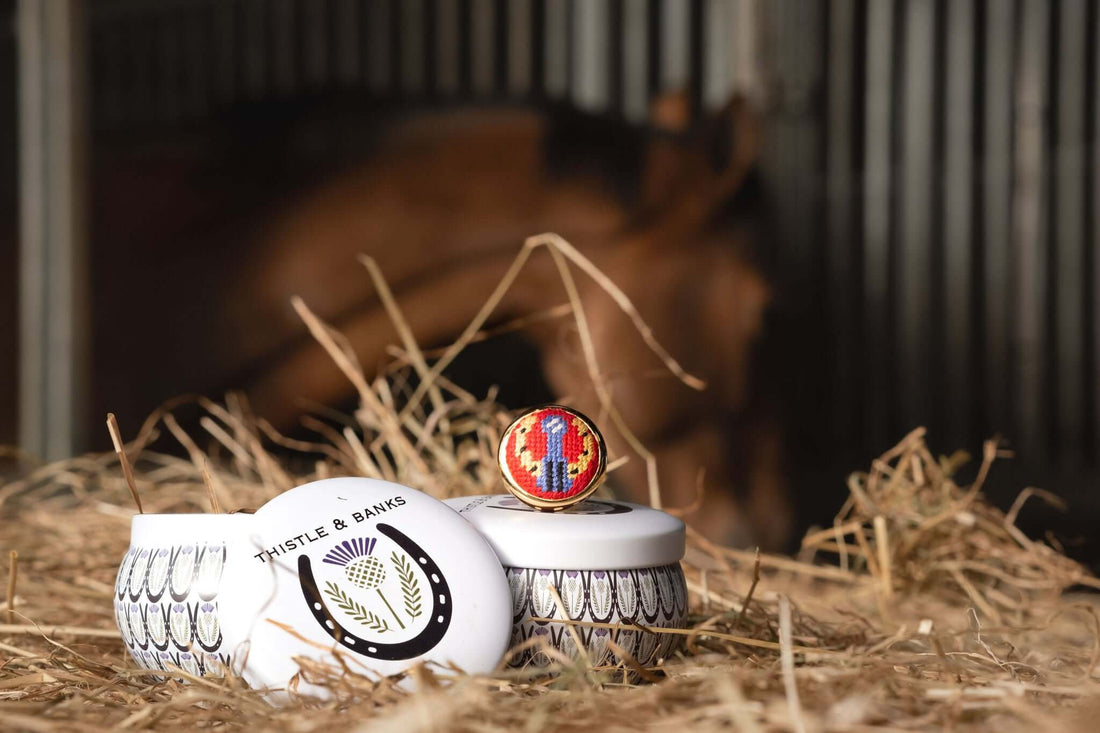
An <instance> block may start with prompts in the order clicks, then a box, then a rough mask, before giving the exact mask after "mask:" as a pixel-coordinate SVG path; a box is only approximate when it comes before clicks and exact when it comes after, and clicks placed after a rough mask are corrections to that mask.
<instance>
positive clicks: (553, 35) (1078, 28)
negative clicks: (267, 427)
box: [0, 0, 1100, 526]
mask: <svg viewBox="0 0 1100 733" xmlns="http://www.w3.org/2000/svg"><path fill="white" fill-rule="evenodd" d="M1098 6H1100V3H1098V2H1097V0H1053V1H1050V0H950V1H947V0H883V1H881V2H879V1H876V0H829V1H828V2H818V1H817V0H774V1H772V2H764V1H762V0H608V1H607V2H582V1H581V0H404V1H402V2H397V1H396V0H391V1H389V2H387V1H385V0H379V1H371V0H308V1H307V0H219V1H217V2H212V1H209V0H163V1H162V2H136V1H133V0H89V1H88V2H86V3H75V2H74V3H70V4H69V5H68V7H70V8H71V9H72V10H73V12H74V16H73V17H75V18H78V19H79V20H78V25H77V27H78V28H79V36H80V38H79V39H78V40H79V42H80V43H82V44H83V47H82V48H83V50H81V51H80V54H82V55H78V56H77V58H78V59H79V66H80V68H82V69H86V72H87V73H86V74H85V75H84V77H83V78H84V82H80V83H81V84H86V86H85V87H84V89H83V90H74V91H75V92H77V97H76V98H77V99H80V98H81V93H86V94H85V95H84V99H85V100H86V110H85V111H86V116H85V118H84V119H83V120H82V121H81V122H80V124H82V125H83V127H82V128H80V129H81V130H82V133H81V134H84V135H86V142H87V147H88V151H89V155H90V159H91V165H90V168H89V169H88V171H87V172H79V171H78V174H77V180H78V181H82V184H81V185H83V186H84V188H83V189H82V190H83V191H84V192H85V196H86V199H87V201H89V202H92V205H91V214H90V217H89V219H88V221H87V227H88V230H89V232H90V234H89V239H88V245H87V246H88V247H89V248H90V253H91V256H90V258H89V259H88V263H89V264H88V265H87V266H86V267H84V268H83V269H82V271H81V272H80V273H78V275H77V277H78V278H86V280H87V282H88V284H89V287H90V291H89V294H88V295H87V301H86V302H78V303H75V304H74V305H73V306H72V307H74V308H76V309H78V310H81V309H84V308H86V307H89V308H91V309H92V313H93V315H92V318H93V320H95V319H98V320H96V322H97V323H99V330H96V329H94V328H93V330H92V333H90V341H91V344H90V352H89V355H88V356H87V357H86V358H85V357H82V356H81V353H82V352H81V351H80V349H79V348H77V349H76V350H74V351H73V359H74V362H73V363H74V365H75V367H76V368H77V369H78V370H81V371H83V372H85V373H86V381H85V382H83V384H84V386H83V387H78V389H83V390H86V392H87V401H86V404H88V405H92V406H93V407H91V408H89V409H86V410H83V411H82V408H79V409H78V408H75V407H74V411H73V412H72V413H71V415H70V416H69V418H68V419H69V420H71V421H72V422H73V423H78V424H81V425H83V427H82V428H81V429H80V430H76V431H73V432H72V433H71V435H68V437H67V438H66V439H65V440H63V441H61V442H58V443H54V444H53V445H54V446H55V447H53V448H51V449H50V451H49V452H50V453H52V457H59V456H60V455H63V454H65V453H66V452H67V450H69V449H71V450H78V449H82V448H86V447H89V446H97V447H98V446H102V444H103V442H104V439H105V436H104V435H102V433H103V431H102V430H101V429H100V425H101V422H102V413H103V409H102V408H103V406H104V405H107V406H111V405H116V404H127V405H129V408H130V411H131V412H132V413H133V414H138V413H140V412H141V411H142V410H145V411H148V410H150V409H152V408H153V407H155V405H156V404H157V402H158V401H159V400H162V399H167V398H168V397H170V396H172V395H173V394H175V393H176V392H179V391H181V390H182V389H184V388H185V386H184V385H178V384H164V383H158V382H157V378H156V372H157V365H156V363H155V362H154V363H150V362H149V361H148V360H144V359H142V358H141V356H140V353H127V354H126V356H127V357H128V358H119V357H120V354H122V353H124V352H125V351H126V349H125V344H126V343H127V338H132V337H133V336H132V334H131V335H129V336H126V334H127V333H128V332H127V327H128V325H127V321H126V318H125V316H124V315H119V314H120V313H121V314H124V313H125V311H124V310H121V311H111V312H112V313H113V315H112V316H111V318H110V320H109V322H108V323H106V324H105V322H104V320H103V318H102V317H101V316H96V315H95V314H96V313H97V312H98V313H100V314H102V313H104V312H105V309H108V310H109V309H110V308H112V307H114V305H117V303H118V302H119V300H120V299H122V298H125V297H126V287H125V283H126V282H127V278H131V279H132V278H154V279H156V278H168V277H170V276H171V273H165V272H162V271H160V270H158V267H159V266H160V265H159V264H158V263H163V262H167V261H168V260H167V259H166V258H163V257H161V255H160V253H161V252H162V251H164V250H165V249H166V248H172V249H173V250H180V249H185V250H188V251H192V252H194V253H195V254H194V255H193V257H194V258H200V259H201V258H204V257H205V258H207V259H208V261H209V258H210V257H213V256H215V254H216V253H211V252H210V251H209V250H204V249H203V244H202V241H204V240H206V241H212V240H213V239H216V240H217V241H218V242H219V243H223V242H225V241H228V240H229V239H232V236H233V233H234V232H239V233H240V236H241V237H244V236H246V230H247V225H246V224H244V223H242V222H245V221H246V219H247V217H246V214H247V213H249V212H250V215H251V216H252V217H253V218H252V219H251V221H255V220H256V219H257V218H259V219H262V218H263V217H264V215H265V214H264V212H265V211H270V209H271V207H274V206H278V205H279V202H284V201H286V200H288V199H289V198H291V197H293V195H295V194H296V193H300V192H302V191H307V190H309V189H310V188H311V187H312V186H315V185H318V184H319V183H320V182H323V181H324V180H326V178H327V177H328V176H330V175H332V173H333V172H334V171H338V170H341V169H342V167H343V166H347V165H348V164H349V161H358V160H367V159H369V158H370V155H371V150H370V146H369V145H368V144H367V143H366V142H364V140H365V137H366V136H365V135H358V134H357V130H363V129H366V128H367V127H369V125H370V121H371V120H372V119H374V118H375V117H377V116H378V115H379V114H381V113H379V111H378V110H380V109H392V108H403V109H404V108H409V107H412V108H434V107H440V106H469V105H473V106H482V107H486V106H489V107H491V106H494V105H497V106H501V105H503V106H513V107H531V108H535V109H544V108H545V107H546V105H548V104H550V103H557V104H564V105H568V106H572V107H574V108H576V109H578V110H581V111H583V112H584V113H586V114H589V115H592V116H595V117H598V118H601V119H605V120H608V121H611V122H613V123H615V124H621V125H622V126H623V129H634V128H639V127H642V128H644V127H645V126H646V125H647V124H648V122H649V119H650V118H649V110H650V108H651V102H652V101H653V100H654V99H657V98H658V97H660V95H662V94H663V93H667V92H683V93H685V94H686V99H687V100H688V109H689V111H690V116H691V119H692V120H696V121H698V120H702V119H703V118H705V117H706V114H707V111H708V110H715V109H718V108H720V107H721V106H722V105H723V104H724V103H725V102H726V101H727V100H728V99H729V98H730V96H731V95H733V94H735V93H736V94H741V95H743V96H745V97H747V98H748V99H750V100H751V101H752V102H753V104H754V105H756V107H757V108H758V109H759V110H760V111H761V114H762V115H763V118H764V120H765V124H764V131H765V143H764V152H763V156H762V161H761V171H762V180H763V181H764V190H765V191H766V195H767V197H768V199H769V200H770V201H771V202H772V205H773V207H774V209H775V211H776V216H775V221H776V222H777V223H778V231H777V237H776V238H775V240H774V241H772V242H769V243H768V246H767V252H766V253H765V255H766V256H765V259H766V264H767V267H766V269H767V272H768V275H769V278H770V279H771V280H772V282H773V286H774V292H775V300H774V302H773V304H772V308H771V311H770V314H769V320H768V328H767V335H766V339H765V344H764V354H763V356H762V357H761V358H762V359H764V360H765V362H767V360H768V359H771V360H772V361H771V363H773V364H777V365H778V366H777V369H776V374H778V375H779V387H778V392H779V393H780V394H781V395H782V398H783V405H784V406H783V407H782V425H783V431H784V434H785V436H786V438H785V442H786V444H787V445H788V461H789V463H790V465H791V467H792V468H791V471H792V473H793V475H794V476H793V485H794V487H795V489H794V492H795V494H796V495H797V496H799V497H802V499H801V500H802V501H803V503H804V504H805V505H806V506H810V507H813V506H815V502H817V504H818V509H817V510H814V509H811V510H810V511H809V512H808V513H809V514H810V515H811V516H814V517H815V519H816V518H817V516H818V515H820V514H821V512H823V511H825V509H826V508H831V507H832V506H833V499H834V498H835V496H837V495H838V492H832V493H830V491H824V490H821V489H819V488H818V487H819V486H820V485H821V483H822V482H824V481H826V480H827V481H831V482H834V483H835V482H836V481H838V480H839V479H840V477H842V476H843V471H844V470H847V469H850V468H852V467H854V466H857V465H862V464H863V463H864V461H865V459H866V457H867V456H868V455H869V454H871V453H877V452H879V451H881V450H883V449H885V448H886V447H888V446H889V445H890V444H892V443H893V441H894V440H896V439H897V438H899V437H900V436H901V435H902V434H903V433H904V432H905V431H907V430H908V429H909V428H911V427H913V426H915V425H918V424H922V425H927V426H928V427H929V428H930V431H931V436H932V442H933V445H934V446H935V447H937V448H938V449H940V450H943V451H945V452H948V451H950V450H952V449H954V448H956V447H964V448H967V449H969V450H971V451H972V452H975V453H977V452H979V448H980V441H981V439H982V438H984V437H986V436H990V435H993V434H1001V435H1003V436H1005V437H1006V438H1007V439H1008V440H1009V441H1010V444H1011V446H1012V447H1013V448H1015V449H1016V450H1017V452H1018V461H1017V462H1016V464H1015V466H1014V468H1012V469H1011V472H1010V473H1007V474H1003V480H1004V483H1005V485H1006V486H1009V485H1015V486H1016V487H1017V488H1018V487H1019V486H1020V484H1021V483H1040V484H1041V485H1044V486H1046V487H1048V488H1051V489H1053V490H1055V491H1058V492H1061V493H1064V494H1068V495H1070V497H1071V500H1072V502H1073V504H1074V506H1075V507H1077V508H1078V509H1079V511H1080V514H1078V515H1077V516H1076V517H1074V518H1075V519H1081V518H1083V517H1088V518H1089V520H1090V521H1091V520H1092V519H1094V518H1097V517H1100V496H1097V493H1096V490H1095V487H1096V485H1097V483H1096V478H1097V456H1098V455H1100V450H1098V448H1100V389H1098V387H1097V385H1098V383H1100V360H1098V356H1097V346H1098V344H1100V320H1098V318H1097V310H1098V305H1100V302H1098V286H1100V261H1098V259H1097V249H1098V247H1097V245H1098V243H1100V228H1098V219H1100V188H1098V186H1097V175H1098V171H1100V154H1098V148H1097V145H1096V140H1097V133H1098V128H1100V107H1098V105H1097V99H1098V97H1100V54H1098V52H1097V49H1098V44H1097V39H1098V32H1100V10H1098ZM0 9H2V10H3V15H4V18H5V19H6V20H7V21H8V22H6V23H5V24H4V37H3V46H2V48H0V56H2V58H0V69H2V70H3V72H4V75H5V78H7V79H9V80H11V82H12V83H11V84H6V85H4V86H3V87H2V89H3V95H2V99H0V116H2V117H3V120H2V121H0V130H5V131H7V130H14V125H15V122H14V113H15V107H14V106H13V105H14V100H15V91H14V90H15V85H14V80H15V78H16V74H15V68H14V66H13V63H14V59H15V51H16V47H15V42H14V41H15V39H14V37H13V36H12V35H11V34H10V29H11V28H12V27H14V21H15V18H16V15H17V14H18V12H23V13H35V12H38V13H41V12H42V3H36V2H31V1H30V0H26V1H25V2H21V3H11V2H8V3H4V4H0ZM24 46H25V44H24ZM74 78H80V77H79V75H77V77H74ZM27 91H28V90H25V89H24V90H22V92H21V93H22V95H23V98H26V95H27ZM55 91H56V90H55ZM24 132H25V131H24ZM0 139H3V140H6V141H8V144H7V145H5V146H4V147H3V149H2V150H0V214H2V216H0V243H2V244H4V249H3V256H2V258H0V267H2V271H3V272H4V280H3V283H2V284H3V288H2V290H3V298H4V299H3V300H2V301H0V317H2V318H3V320H2V321H0V322H2V323H5V324H14V323H15V322H16V321H15V319H14V318H12V317H11V309H12V308H13V307H14V300H13V299H12V297H11V295H10V294H11V293H12V292H13V288H14V286H15V283H14V280H15V278H14V273H15V272H16V268H15V267H13V266H12V265H11V263H10V260H11V259H12V258H13V257H14V252H13V249H14V248H13V247H12V246H11V244H12V243H13V242H14V241H15V240H14V232H15V229H14V224H13V219H14V217H13V216H12V213H13V212H14V207H15V204H14V201H15V198H16V192H15V188H14V187H13V184H14V182H15V177H14V167H15V163H14V161H15V160H16V154H15V152H14V151H15V149H16V146H17V144H18V143H17V139H18V138H17V137H15V136H13V135H10V134H8V135H3V136H2V138H0ZM142 181H144V182H145V183H144V185H138V184H136V183H135V182H142ZM112 217H113V218H112ZM212 233H217V235H218V236H217V237H216V238H215V237H213V236H212ZM77 240H79V237H77ZM218 246H219V247H222V246H224V245H222V244H219V245H218ZM219 251H220V250H219ZM55 266H56V263H55ZM72 266H74V267H78V268H81V267H83V266H81V265H80V261H79V257H77V258H76V259H74V260H73V264H72ZM28 277H33V275H28ZM23 287H24V292H25V291H26V288H27V287H28V283H27V282H24V283H23ZM113 304H114V305H113ZM176 305H178V303H177V304H176ZM129 307H132V308H137V309H147V308H157V307H164V308H165V309H166V310H168V309H170V307H171V304H167V303H165V304H156V303H153V304H149V303H133V304H131V305H130V306H129ZM5 309H6V310H5ZM180 313H182V314H183V315H181V316H179V317H186V313H187V309H186V308H184V309H183V310H182V311H180ZM51 318H53V316H52V315H51V314H50V313H47V312H43V314H42V315H41V324H40V325H41V327H42V328H43V329H49V323H50V321H51ZM28 328H30V326H28ZM120 335H121V336H120ZM122 336H126V337H125V338H123V337H122ZM0 338H2V339H3V342H2V343H0V350H2V352H3V357H4V359H5V360H6V361H0V416H2V417H4V418H5V419H4V420H3V421H0V439H5V440H11V439H12V438H13V437H14V436H16V434H17V430H16V424H17V422H16V419H15V416H14V411H13V410H12V409H11V405H10V403H11V400H12V399H13V398H14V395H15V394H22V392H20V389H19V388H17V387H16V382H15V377H14V372H13V366H14V361H15V360H14V358H12V356H11V355H12V354H13V352H14V351H15V349H14V344H15V341H16V336H15V329H13V328H5V329H3V330H0ZM23 338H24V341H23V343H27V339H28V338H30V339H32V340H33V338H34V336H33V334H32V335H28V334H26V333H24V336H23ZM57 348H59V349H60V350H61V351H59V352H57V353H64V348H65V345H64V344H63V343H62V344H60V345H58V347H57ZM25 363H26V362H25ZM23 379H24V384H29V382H28V381H27V379H28V377H27V376H26V375H24V377H23ZM73 379H75V380H76V383H77V384H78V385H79V384H81V382H80V379H81V377H80V376H79V375H76V376H74V377H73ZM227 379H228V377H227ZM139 382H147V383H148V384H149V385H151V386H150V387H149V388H148V389H137V387H136V385H137V384H138V383H139ZM126 385H134V389H133V390H132V391H133V393H134V394H135V395H136V394H140V395H142V396H141V398H140V399H138V400H136V402H134V401H133V400H131V399H130V397H129V396H128V395H127V394H126V392H127V389H126ZM188 388H189V386H188ZM154 396H156V397H157V399H154ZM23 397H24V402H23V403H22V404H23V406H24V407H23V414H22V415H21V416H20V418H19V419H21V420H22V421H23V423H24V424H25V425H26V424H28V420H29V418H28V416H27V414H26V412H27V410H33V409H42V410H46V409H47V408H46V407H45V405H46V404H48V400H47V399H46V398H44V397H43V398H41V399H39V398H38V396H37V395H31V396H30V397H27V396H26V395H23ZM4 400H8V402H5V401H4ZM72 404H73V405H78V404H82V403H80V402H79V401H73V402H72ZM34 405H38V407H34ZM5 406H7V409H4V408H5ZM47 412H48V410H47ZM50 414H52V415H53V417H47V416H46V413H44V414H43V416H42V417H41V421H40V422H39V423H38V424H39V425H42V426H47V425H48V424H49V423H50V421H51V420H52V421H53V424H54V426H55V428H56V426H57V424H58V421H63V420H64V419H66V418H64V416H59V415H58V413H57V412H56V411H54V412H53V413H50ZM49 430H50V428H49V427H41V428H39V429H37V432H35V431H32V432H27V431H26V430H25V431H24V433H23V434H22V440H23V443H24V445H25V447H26V448H28V449H29V450H31V451H35V452H42V451H43V448H44V447H45V445H46V444H47V442H48V441H47V440H46V438H45V435H46V433H48V432H49ZM43 431H45V432H43ZM82 436H92V437H82ZM1006 490H1007V489H1006ZM1081 521H1084V520H1083V519H1082V520H1081ZM1084 526H1087V525H1084Z"/></svg>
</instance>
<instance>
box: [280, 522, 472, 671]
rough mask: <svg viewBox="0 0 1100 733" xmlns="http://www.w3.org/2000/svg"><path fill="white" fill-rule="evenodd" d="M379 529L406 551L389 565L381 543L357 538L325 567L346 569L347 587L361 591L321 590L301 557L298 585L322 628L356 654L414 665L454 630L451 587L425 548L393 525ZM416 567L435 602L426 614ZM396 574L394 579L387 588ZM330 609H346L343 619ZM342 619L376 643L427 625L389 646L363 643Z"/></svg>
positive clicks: (331, 586) (329, 585)
mask: <svg viewBox="0 0 1100 733" xmlns="http://www.w3.org/2000/svg"><path fill="white" fill-rule="evenodd" d="M375 529H376V530H377V531H378V532H380V533H381V534H383V535H385V536H386V537H388V538H389V539H390V540H392V541H393V542H394V544H396V545H397V547H398V548H399V549H400V551H401V552H396V551H395V552H393V553H391V555H390V556H389V558H388V565H387V562H386V560H385V559H383V558H382V557H379V556H375V555H374V549H375V544H376V542H377V540H376V539H375V538H373V537H357V538H355V539H351V540H345V541H344V542H341V543H340V544H338V545H336V547H334V548H333V549H332V550H330V551H329V552H328V554H326V555H325V557H324V558H323V560H322V562H323V563H325V564H327V565H332V566H337V567H341V568H342V569H343V571H344V575H345V576H346V578H347V582H348V583H350V585H351V586H352V587H355V588H358V591H356V592H355V593H354V594H353V593H349V592H348V591H347V589H346V586H341V585H340V584H339V583H337V582H333V581H326V582H325V583H324V587H323V588H322V587H321V586H319V585H318V582H317V579H316V577H315V575H314V572H313V565H312V563H311V561H310V559H309V557H308V556H307V555H301V556H299V557H298V580H299V582H300V583H301V586H302V597H303V598H304V599H305V602H306V604H307V605H308V606H309V610H310V613H312V614H313V618H314V619H316V621H317V624H318V625H319V626H320V627H321V628H322V629H324V630H325V632H326V633H327V634H328V635H329V636H331V637H332V638H333V639H335V640H336V641H338V642H340V644H342V645H343V646H345V647H347V648H348V649H350V650H352V651H353V652H355V653H356V654H359V655H361V656H364V657H370V658H372V659H382V660H387V661H395V660H401V659H411V658H413V657H417V656H420V655H421V654H425V653H426V652H428V651H430V650H431V649H432V648H434V647H435V645H436V644H438V643H439V642H440V640H442V639H443V636H444V635H445V634H446V633H447V629H448V627H450V625H451V591H450V587H449V586H448V585H447V580H446V578H444V577H443V573H442V571H441V570H440V569H439V566H438V565H437V564H436V563H435V561H434V560H432V558H431V557H429V556H428V554H427V553H426V552H424V550H423V549H422V548H421V547H420V545H418V544H416V543H415V542H413V541H412V540H411V539H410V538H409V537H408V536H407V535H405V534H404V533H402V532H400V531H398V530H397V529H396V528H395V527H392V526H390V525H388V524H379V525H377V526H376V528H375ZM417 567H419V569H420V572H421V573H423V576H424V578H426V579H427V581H428V588H429V591H430V596H431V602H430V604H427V605H428V608H427V609H425V608H424V605H425V604H424V603H423V596H422V595H421V590H420V580H419V578H418V577H417V575H418V573H417V570H416V568H417ZM391 572H392V579H391V580H390V581H389V584H388V585H387V578H390V577H391V576H390V573H391ZM387 588H388V589H389V591H387ZM393 591H396V592H397V593H398V594H399V596H400V600H398V599H397V598H396V597H395V598H393V599H392V600H391V598H390V596H392V595H393ZM326 597H327V599H328V600H327V601H326ZM360 599H362V600H363V601H366V603H364V602H361V600H360ZM402 601H403V602H402ZM329 604H332V605H335V606H336V607H337V608H339V609H341V611H342V613H341V614H340V615H339V616H337V614H336V613H334V612H333V611H332V610H331V609H330V608H329ZM423 614H427V618H426V621H427V623H426V624H425V623H424V619H422V618H421V617H422V615H423ZM338 618H348V619H350V620H353V621H355V622H357V623H358V624H359V625H360V626H363V627H364V628H366V629H368V630H370V631H372V632H374V633H373V634H372V636H375V637H377V638H385V635H386V634H393V635H398V636H399V635H400V634H401V632H402V631H406V629H412V628H415V627H416V626H419V625H422V624H423V628H421V629H420V631H419V632H417V633H416V635H415V636H413V637H412V638H409V639H405V640H403V641H395V642H386V641H380V640H377V638H375V639H366V638H363V637H362V636H359V635H357V634H355V633H353V632H352V631H349V630H348V628H347V624H346V622H345V623H341V622H340V621H339V620H337V619H338ZM406 633H407V632H406Z"/></svg>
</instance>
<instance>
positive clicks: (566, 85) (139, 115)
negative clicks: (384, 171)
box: [91, 0, 756, 129]
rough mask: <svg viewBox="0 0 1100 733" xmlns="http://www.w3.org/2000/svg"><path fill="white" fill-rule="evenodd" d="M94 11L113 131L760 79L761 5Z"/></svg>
mask: <svg viewBox="0 0 1100 733" xmlns="http://www.w3.org/2000/svg"><path fill="white" fill-rule="evenodd" d="M92 9H93V12H92V15H91V34H92V49H93V70H94V75H93V90H94V98H95V104H94V111H95V118H96V122H97V126H98V127H99V128H100V129H104V128H112V127H132V126H134V125H136V124H140V123H164V122H169V123H171V122H186V121H189V120H201V119H205V118H206V117H207V116H208V115H209V114H211V112H213V111H215V110H216V109H217V108H218V107H220V106H224V105H226V104H230V103H234V102H241V101H248V100H260V99H272V98H294V97H299V96H303V95H312V94H324V93H329V92H338V91H355V90H364V91H368V92H371V93H373V94H375V95H394V96H403V97H406V98H411V99H416V100H438V101H447V100H462V101H469V100H471V99H482V100H491V99H497V100H499V99H517V100H527V99H544V98H550V99H556V100H571V101H572V102H574V103H575V104H576V105H577V106H579V107H582V108H584V109H588V110H592V111H596V112H606V113H608V114H621V115H622V116H624V117H625V118H626V119H628V120H632V121H641V120H643V119H644V118H645V115H646V109H647V104H648V101H649V99H650V97H651V96H652V95H653V94H654V93H657V92H659V91H661V90H665V89H685V88H689V89H690V90H691V91H692V93H693V99H694V100H695V102H696V106H697V107H701V106H703V105H704V104H707V103H709V104H711V105H715V106H717V105H720V104H721V103H723V102H724V101H725V100H726V99H728V97H729V94H730V92H731V91H732V89H733V88H734V85H735V84H737V83H741V84H742V85H744V84H746V83H749V82H751V80H752V79H753V78H754V77H755V69H754V68H753V65H754V63H755V60H754V56H753V43H754V38H755V34H754V33H752V32H751V29H752V28H753V27H755V22H754V17H755V14H756V2H755V0H690V1H688V0H685V1H682V2H681V1H674V2H661V1H660V0H608V1H607V2H604V1H603V0H600V1H599V2H579V1H577V0H163V1H162V2H158V3H147V2H140V1H138V0H100V1H99V2H96V3H93V5H92ZM733 38H736V39H738V41H739V42H738V43H736V44H733V43H727V42H726V41H727V39H733Z"/></svg>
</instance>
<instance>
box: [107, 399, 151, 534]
mask: <svg viewBox="0 0 1100 733" xmlns="http://www.w3.org/2000/svg"><path fill="white" fill-rule="evenodd" d="M107 431H108V432H109V433H110V434H111V442H112V443H113V444H114V446H115V454H116V455H117V456H118V462H119V463H120V464H122V475H123V476H125V477H126V487H127V488H128V489H130V496H131V497H133V499H134V503H135V504H137V508H138V513H139V514H142V513H144V511H143V510H142V508H141V495H140V494H138V490H137V484H136V483H135V482H134V470H133V469H132V468H131V467H130V459H129V458H127V457H126V448H125V446H124V444H123V442H122V437H121V433H120V431H119V429H118V420H117V419H116V418H115V413H113V412H108V413H107Z"/></svg>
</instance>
